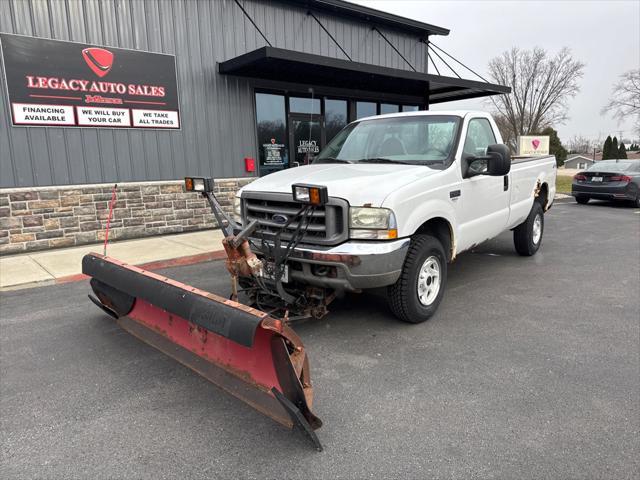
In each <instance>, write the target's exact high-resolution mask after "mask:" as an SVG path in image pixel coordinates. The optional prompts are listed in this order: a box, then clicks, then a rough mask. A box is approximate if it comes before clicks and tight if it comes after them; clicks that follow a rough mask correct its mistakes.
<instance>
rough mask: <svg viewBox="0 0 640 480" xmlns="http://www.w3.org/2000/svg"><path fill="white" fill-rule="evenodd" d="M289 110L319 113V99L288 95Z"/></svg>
mask: <svg viewBox="0 0 640 480" xmlns="http://www.w3.org/2000/svg"><path fill="white" fill-rule="evenodd" d="M289 111H290V112H292V113H312V114H314V115H320V99H319V98H304V97H289Z"/></svg>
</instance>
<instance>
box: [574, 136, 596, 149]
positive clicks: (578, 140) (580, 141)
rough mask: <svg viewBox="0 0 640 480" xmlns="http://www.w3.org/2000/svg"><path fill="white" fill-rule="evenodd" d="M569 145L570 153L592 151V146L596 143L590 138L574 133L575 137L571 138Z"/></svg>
mask: <svg viewBox="0 0 640 480" xmlns="http://www.w3.org/2000/svg"><path fill="white" fill-rule="evenodd" d="M568 146H569V152H570V153H591V150H592V148H593V147H595V146H596V144H595V143H593V142H591V140H589V139H588V138H585V137H583V136H580V135H574V136H573V138H572V139H571V140H569V142H568Z"/></svg>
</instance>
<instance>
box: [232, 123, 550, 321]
mask: <svg viewBox="0 0 640 480" xmlns="http://www.w3.org/2000/svg"><path fill="white" fill-rule="evenodd" d="M555 181H556V160H555V157H553V156H544V157H531V158H517V157H514V158H511V156H510V154H509V150H508V148H507V147H506V146H505V145H503V144H502V138H501V135H500V132H499V130H498V128H497V126H496V123H495V122H494V120H493V119H492V117H491V116H490V115H489V114H487V113H483V112H475V111H451V112H428V111H421V112H411V113H399V114H390V115H380V116H376V117H369V118H363V119H361V120H358V121H355V122H353V123H351V124H349V125H348V126H346V127H345V128H344V129H343V130H342V131H341V132H340V133H338V134H337V135H336V137H335V138H333V139H332V140H331V141H330V142H329V143H328V144H327V146H326V147H325V148H324V149H323V150H322V151H321V152H320V154H319V155H318V156H317V157H316V158H315V159H314V161H313V163H312V164H310V165H307V166H302V167H298V168H290V169H287V170H283V171H280V172H277V173H273V174H270V175H267V176H265V177H262V178H259V179H257V180H255V181H254V182H252V183H250V184H249V185H247V186H245V187H244V188H243V189H242V190H241V191H240V192H239V193H238V195H237V197H236V199H235V203H234V213H235V216H236V219H237V221H239V222H240V223H242V224H244V225H245V226H246V225H247V224H248V223H249V222H252V221H254V220H256V221H257V229H256V230H255V231H254V232H253V233H252V237H253V241H252V242H251V244H252V250H254V252H255V253H257V255H258V257H259V258H260V257H261V256H262V255H263V254H264V248H263V247H264V246H265V240H264V238H265V236H266V235H267V234H269V233H271V234H273V232H275V231H281V232H283V233H282V237H283V239H284V240H288V241H289V242H290V243H291V239H292V238H293V237H294V236H296V235H297V241H295V242H294V244H293V245H291V244H290V245H289V246H290V247H291V251H290V252H288V253H287V260H286V264H285V265H283V266H282V270H281V271H279V272H271V273H269V272H268V269H266V270H267V271H266V272H265V274H264V276H265V281H266V280H269V279H270V280H274V276H275V277H276V278H275V279H276V280H277V281H278V282H279V283H281V284H282V285H283V286H284V291H283V290H282V289H280V290H279V291H280V292H281V294H282V295H287V293H286V292H289V293H292V292H296V293H297V294H298V295H306V296H307V297H308V299H309V298H315V299H317V300H318V304H319V305H326V304H327V303H328V302H329V301H330V299H332V298H333V297H334V296H335V295H336V294H337V295H341V294H343V293H344V292H360V291H362V290H365V289H372V288H379V287H386V288H387V295H388V299H389V305H390V308H391V310H392V312H393V313H394V314H395V315H396V316H397V317H398V318H400V319H401V320H404V321H407V322H413V323H418V322H423V321H425V320H427V319H428V318H429V317H431V316H432V315H433V313H434V312H435V311H436V309H437V308H438V305H439V304H440V302H441V300H442V298H443V295H444V290H445V287H446V283H447V264H448V263H449V262H452V261H453V260H454V259H455V258H456V256H457V255H458V254H460V253H461V252H464V251H466V250H470V249H472V248H473V247H474V246H476V245H478V244H480V243H482V242H484V241H485V240H488V239H490V238H493V237H495V236H497V235H499V234H500V233H502V232H504V231H506V230H513V238H514V243H515V249H516V251H517V252H518V253H519V254H520V255H524V256H529V255H533V254H535V253H536V252H537V251H538V249H539V248H540V245H541V243H542V235H543V231H544V212H546V211H547V210H548V209H549V208H550V207H551V204H552V202H553V198H554V194H555ZM295 185H303V186H304V185H319V186H322V187H326V189H325V191H326V192H327V195H328V198H327V199H326V202H323V205H322V206H321V207H319V208H316V209H314V211H313V212H312V213H311V214H310V215H309V217H308V219H307V221H306V224H305V225H301V224H302V223H303V220H300V219H299V218H294V217H295V215H296V213H297V212H298V206H299V203H296V202H295V200H296V199H294V198H293V194H294V193H295V188H296V187H295ZM292 187H294V190H293V193H292ZM303 190H304V187H303ZM301 192H302V190H301ZM303 193H304V192H303ZM307 193H308V192H307ZM301 227H303V228H302V232H301ZM287 235H288V237H287ZM258 239H262V240H261V242H262V247H261V245H260V242H259V241H258ZM271 247H272V246H271ZM278 248H280V245H278ZM282 248H284V247H282ZM269 275H271V276H269ZM240 284H241V286H242V281H241V282H240ZM246 286H247V285H246V284H245V287H246ZM292 298H293V297H292ZM260 300H261V299H260V298H256V297H255V296H254V298H253V299H252V301H253V302H254V303H257V305H258V306H260V307H262V308H264V306H263V305H261V304H260ZM263 300H264V299H263ZM322 314H323V311H322V308H319V309H316V314H315V316H321V315H322Z"/></svg>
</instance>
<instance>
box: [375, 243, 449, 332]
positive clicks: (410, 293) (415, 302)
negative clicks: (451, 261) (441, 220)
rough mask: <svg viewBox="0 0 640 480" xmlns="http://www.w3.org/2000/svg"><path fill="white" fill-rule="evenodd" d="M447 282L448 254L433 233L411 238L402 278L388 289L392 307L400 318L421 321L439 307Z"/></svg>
mask: <svg viewBox="0 0 640 480" xmlns="http://www.w3.org/2000/svg"><path fill="white" fill-rule="evenodd" d="M446 284H447V257H446V254H445V251H444V248H443V247H442V243H440V241H439V240H438V239H437V238H435V237H432V236H431V235H416V236H415V237H414V238H413V239H412V240H411V246H410V247H409V251H408V252H407V258H406V259H405V261H404V265H403V267H402V273H401V274H400V278H399V279H398V281H397V282H396V283H395V284H394V285H391V286H390V287H388V289H387V298H388V301H389V307H390V308H391V311H392V312H393V314H394V315H395V316H396V317H398V318H399V319H400V320H403V321H405V322H409V323H422V322H424V321H426V320H428V319H429V318H430V317H431V316H432V315H433V314H434V313H435V312H436V310H437V309H438V305H440V301H441V300H442V297H443V295H444V289H445V286H446Z"/></svg>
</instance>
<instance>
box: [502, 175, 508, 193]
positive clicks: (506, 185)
mask: <svg viewBox="0 0 640 480" xmlns="http://www.w3.org/2000/svg"><path fill="white" fill-rule="evenodd" d="M502 178H504V191H505V192H506V191H507V190H509V176H508V175H505V176H504V177H502Z"/></svg>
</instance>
